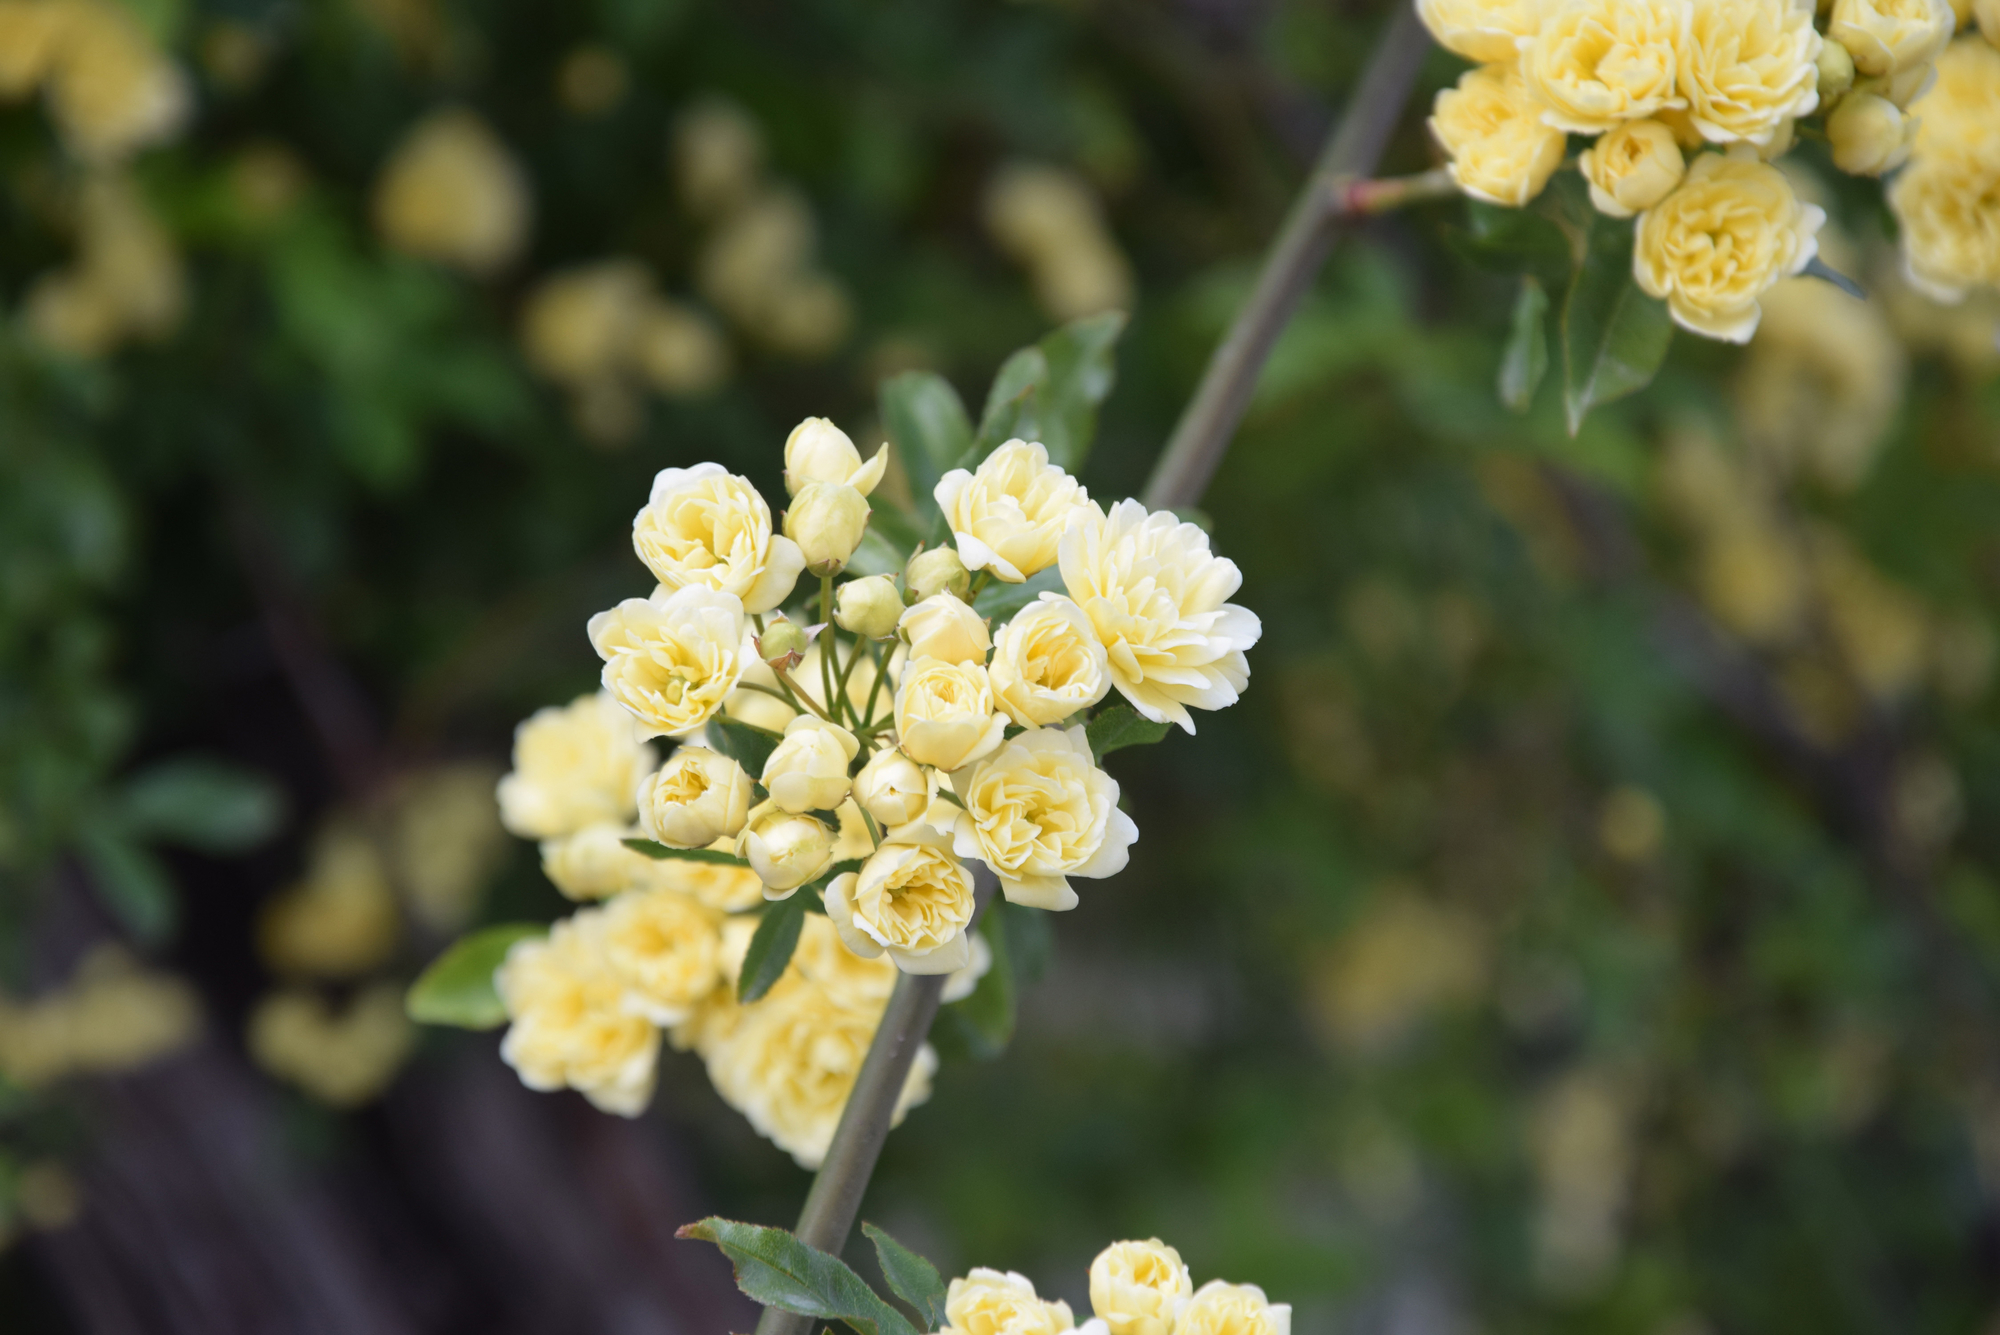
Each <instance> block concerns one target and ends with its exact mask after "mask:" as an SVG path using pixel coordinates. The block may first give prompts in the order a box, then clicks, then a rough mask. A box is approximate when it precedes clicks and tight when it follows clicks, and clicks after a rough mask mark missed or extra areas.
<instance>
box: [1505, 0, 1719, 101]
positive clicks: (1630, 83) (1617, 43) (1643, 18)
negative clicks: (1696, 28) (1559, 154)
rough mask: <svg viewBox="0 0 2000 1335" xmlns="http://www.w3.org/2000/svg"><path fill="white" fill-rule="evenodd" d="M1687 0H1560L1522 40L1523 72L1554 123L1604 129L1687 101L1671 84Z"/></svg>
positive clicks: (1686, 9)
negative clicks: (1532, 34) (1533, 33)
mask: <svg viewBox="0 0 2000 1335" xmlns="http://www.w3.org/2000/svg"><path fill="white" fill-rule="evenodd" d="M1687 22H1688V4H1687V0H1562V3H1560V4H1557V5H1556V6H1555V7H1554V8H1552V9H1551V10H1550V11H1549V12H1548V14H1547V15H1546V16H1545V17H1544V18H1543V19H1542V23H1541V27H1540V28H1539V29H1538V30H1537V31H1536V33H1535V35H1534V36H1533V37H1531V38H1529V39H1528V40H1527V41H1525V42H1523V43H1522V44H1521V78H1522V80H1523V81H1524V82H1525V83H1526V84H1527V88H1528V91H1529V93H1530V94H1532V95H1533V96H1534V97H1535V98H1536V99H1538V100H1539V101H1540V102H1541V103H1542V104H1543V106H1544V107H1545V108H1546V110H1544V111H1543V113H1542V119H1543V120H1544V121H1546V122H1548V123H1549V124H1550V125H1553V126H1554V127H1555V128H1557V129H1558V130H1567V131H1570V132H1572V133H1576V134H1601V133H1603V132H1604V131H1606V130H1609V129H1612V128H1614V127H1615V126H1617V125H1618V124H1619V123H1620V122H1621V121H1628V120H1636V119H1639V118H1641V117H1646V116H1651V115H1652V114H1654V113H1655V112H1657V111H1661V110H1663V109H1666V108H1670V107H1678V106H1682V105H1684V104H1685V99H1683V98H1681V97H1680V96H1678V95H1677V94H1676V93H1675V91H1674V82H1675V79H1676V77H1677V69H1676V65H1675V44H1676V43H1677V42H1679V41H1681V40H1683V38H1684V36H1685V33H1686V27H1687Z"/></svg>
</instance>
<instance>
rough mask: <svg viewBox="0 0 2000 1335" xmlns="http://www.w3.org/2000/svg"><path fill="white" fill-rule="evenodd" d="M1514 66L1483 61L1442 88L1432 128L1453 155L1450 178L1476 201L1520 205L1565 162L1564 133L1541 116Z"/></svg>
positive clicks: (1538, 105) (1432, 117)
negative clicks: (1454, 81) (1452, 84)
mask: <svg viewBox="0 0 2000 1335" xmlns="http://www.w3.org/2000/svg"><path fill="white" fill-rule="evenodd" d="M1542 110H1543V108H1542V105H1541V103H1539V102H1537V101H1536V100H1535V98H1534V96H1533V95H1532V94H1531V93H1529V91H1528V86H1527V84H1525V83H1523V82H1522V80H1521V71H1520V67H1519V66H1518V65H1515V64H1511V63H1510V64H1506V65H1483V66H1480V67H1479V68H1477V69H1470V70H1467V71H1466V72H1465V73H1464V74H1463V75H1461V76H1459V80H1458V85H1457V87H1455V88H1444V89H1440V90H1439V91H1438V95H1437V100H1436V102H1434V103H1433V104H1432V107H1431V118H1430V122H1429V124H1430V129H1431V134H1432V135H1434V136H1436V138H1437V141H1438V143H1439V144H1440V145H1441V146H1442V147H1443V148H1444V151H1445V152H1446V153H1447V154H1449V155H1450V157H1451V165H1450V171H1451V179H1452V180H1453V181H1454V182H1456V183H1457V184H1458V188H1459V189H1461V190H1463V191H1464V192H1465V193H1466V194H1468V195H1471V196H1472V197H1473V198H1474V199H1482V200H1485V201H1486V202H1487V203H1489V204H1504V205H1507V206H1509V207H1513V208H1518V207H1519V206H1521V205H1523V204H1526V203H1527V202H1528V201H1529V200H1531V199H1533V198H1534V197H1535V196H1536V195H1539V194H1541V193H1542V187H1543V186H1545V185H1547V184H1548V183H1549V177H1551V176H1553V175H1554V174H1555V170H1556V168H1557V167H1560V166H1561V165H1562V159H1563V145H1564V143H1565V140H1564V138H1563V132H1562V131H1561V130H1558V129H1556V128H1555V127H1554V126H1552V125H1550V124H1548V123H1547V122H1546V121H1544V120H1543V119H1542Z"/></svg>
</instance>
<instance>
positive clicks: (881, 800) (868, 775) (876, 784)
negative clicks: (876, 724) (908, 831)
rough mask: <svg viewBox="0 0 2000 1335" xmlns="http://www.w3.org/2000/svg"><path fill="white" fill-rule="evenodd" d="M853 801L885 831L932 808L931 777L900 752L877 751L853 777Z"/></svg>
mask: <svg viewBox="0 0 2000 1335" xmlns="http://www.w3.org/2000/svg"><path fill="white" fill-rule="evenodd" d="M854 800H855V801H856V802H859V803H860V804H861V809H862V810H864V811H866V812H867V813H868V814H869V815H871V816H873V817H874V818H875V821H876V823H877V824H879V825H881V826H882V827H883V828H884V829H888V828H890V827H891V826H896V825H907V824H909V823H910V822H911V821H913V820H915V819H916V818H917V817H919V816H921V815H923V814H924V811H925V810H926V809H927V808H928V807H929V806H930V803H931V784H930V776H928V775H927V774H925V773H924V770H923V767H922V766H921V765H919V764H917V762H916V761H914V760H911V759H910V758H909V757H908V756H906V755H904V754H903V753H902V752H901V751H897V750H894V749H893V748H892V749H890V750H887V751H878V752H877V753H876V754H875V756H874V757H873V758H872V759H871V760H869V762H868V763H867V764H866V765H863V766H862V767H861V773H859V774H857V775H855V776H854Z"/></svg>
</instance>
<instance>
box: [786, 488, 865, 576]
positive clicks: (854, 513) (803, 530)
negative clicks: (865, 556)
mask: <svg viewBox="0 0 2000 1335" xmlns="http://www.w3.org/2000/svg"><path fill="white" fill-rule="evenodd" d="M867 531H868V500H867V498H866V497H864V496H863V495H862V494H861V493H860V492H858V491H856V490H855V489H854V488H853V487H850V486H847V485H845V484H844V483H839V482H808V483H806V485H805V486H804V487H802V488H800V489H799V494H798V495H797V496H795V497H793V498H792V508H791V509H789V510H787V511H785V536H786V537H788V538H790V539H791V540H792V541H793V542H795V543H797V544H798V545H799V550H800V551H801V552H803V553H804V554H805V558H806V569H807V570H809V571H811V572H812V573H813V574H815V575H837V574H839V573H840V571H841V570H842V569H844V568H845V567H846V565H847V558H848V557H850V556H852V555H854V549H855V548H856V547H859V546H860V545H861V535H862V534H863V533H865V532H867Z"/></svg>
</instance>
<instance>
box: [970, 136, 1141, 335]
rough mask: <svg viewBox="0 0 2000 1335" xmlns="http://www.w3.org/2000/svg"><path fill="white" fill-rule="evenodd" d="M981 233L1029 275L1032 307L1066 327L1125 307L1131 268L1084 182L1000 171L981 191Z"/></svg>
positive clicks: (1044, 172) (1024, 168)
mask: <svg viewBox="0 0 2000 1335" xmlns="http://www.w3.org/2000/svg"><path fill="white" fill-rule="evenodd" d="M984 216H985V221H986V230H987V232H988V233H989V234H991V235H992V237H993V240H994V242H995V243H996V244H998V245H999V247H1000V249H1001V250H1003V251H1005V252H1006V253H1007V255H1008V256H1009V257H1011V258H1012V259H1013V260H1014V261H1015V262H1016V263H1018V264H1020V265H1021V266H1022V267H1023V268H1025V269H1026V270H1027V271H1028V275H1029V279H1030V281H1031V282H1032V284H1033V286H1034V292H1035V300H1036V302H1037V303H1038V304H1039V305H1040V306H1041V308H1042V312H1043V313H1044V314H1045V315H1047V316H1048V317H1049V318H1050V319H1051V320H1056V321H1067V320H1076V319H1081V318H1082V317H1084V316H1086V315H1095V314H1097V313H1098V312H1100V311H1108V310H1123V309H1125V308H1127V307H1129V306H1130V305H1131V304H1132V266H1131V264H1130V263H1129V262H1128V261H1127V260H1126V258H1125V256H1124V254H1123V252H1121V251H1120V250H1119V249H1118V242H1117V241H1116V239H1114V238H1113V237H1112V235H1111V232H1110V229H1109V228H1107V227H1106V226H1105V223H1104V214H1103V211H1102V210H1101V209H1100V208H1099V206H1098V202H1097V196H1096V193H1095V192H1094V191H1092V189H1091V188H1090V185H1089V183H1088V182H1086V181H1085V180H1084V179H1083V178H1082V177H1080V176H1078V175H1077V174H1076V173H1074V172H1071V171H1067V170H1064V169H1063V168H1060V167H1051V166H1046V165H1043V164H1040V163H1030V162H1016V163H1010V164H1008V165H1006V166H1004V167H1002V168H1001V169H1000V170H999V171H998V172H996V173H995V174H994V176H993V179H992V180H991V181H990V182H989V183H988V184H987V187H986V199H985V207H984Z"/></svg>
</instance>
